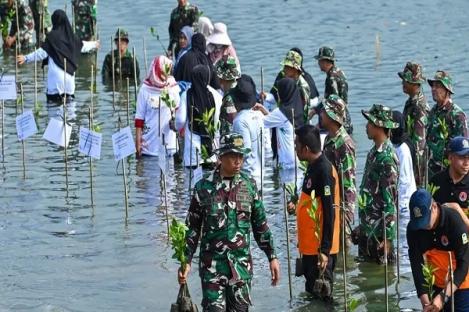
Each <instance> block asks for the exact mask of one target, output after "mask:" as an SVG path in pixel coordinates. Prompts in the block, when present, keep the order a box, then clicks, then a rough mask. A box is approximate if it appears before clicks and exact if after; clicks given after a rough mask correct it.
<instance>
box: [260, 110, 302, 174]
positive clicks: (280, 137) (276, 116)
mask: <svg viewBox="0 0 469 312" xmlns="http://www.w3.org/2000/svg"><path fill="white" fill-rule="evenodd" d="M264 127H265V128H268V129H270V128H277V147H278V163H279V165H280V166H281V168H283V169H288V168H294V167H295V160H296V163H297V164H298V163H299V162H298V159H297V158H296V153H295V136H294V133H293V126H292V124H291V122H290V121H289V120H288V119H287V117H286V116H285V115H284V114H283V113H282V111H281V110H280V109H279V108H275V109H274V110H273V111H272V112H271V113H269V115H267V116H265V118H264Z"/></svg>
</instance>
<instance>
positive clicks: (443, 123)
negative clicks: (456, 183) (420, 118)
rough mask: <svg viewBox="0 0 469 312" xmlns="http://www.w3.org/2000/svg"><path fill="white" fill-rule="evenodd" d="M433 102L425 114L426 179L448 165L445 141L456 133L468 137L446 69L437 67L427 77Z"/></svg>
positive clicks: (465, 121) (465, 119) (461, 111)
mask: <svg viewBox="0 0 469 312" xmlns="http://www.w3.org/2000/svg"><path fill="white" fill-rule="evenodd" d="M427 80H428V83H429V84H430V86H431V88H432V97H433V100H434V101H435V102H436V104H435V105H434V106H433V108H432V109H431V111H430V114H429V115H428V128H427V145H428V149H429V151H430V154H429V159H428V179H431V178H432V177H433V176H434V175H435V174H437V173H439V172H441V171H443V170H444V169H445V168H447V167H448V160H447V155H446V151H445V149H446V145H447V144H448V142H449V141H450V139H451V138H454V137H456V136H465V137H467V135H468V132H467V118H466V114H465V113H464V111H463V110H462V109H461V108H460V107H459V106H458V105H456V104H455V103H453V100H452V98H451V96H452V94H454V91H453V80H452V79H451V76H450V75H449V74H448V73H447V72H445V71H441V70H439V71H437V72H436V74H435V77H434V79H427Z"/></svg>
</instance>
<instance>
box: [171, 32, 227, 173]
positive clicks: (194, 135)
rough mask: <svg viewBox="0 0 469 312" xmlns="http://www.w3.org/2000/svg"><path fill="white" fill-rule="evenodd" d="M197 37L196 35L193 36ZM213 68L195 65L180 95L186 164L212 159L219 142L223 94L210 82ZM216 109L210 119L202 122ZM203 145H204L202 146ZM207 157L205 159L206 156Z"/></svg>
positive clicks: (179, 120)
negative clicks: (189, 79) (190, 82)
mask: <svg viewBox="0 0 469 312" xmlns="http://www.w3.org/2000/svg"><path fill="white" fill-rule="evenodd" d="M194 37H195V36H194ZM209 78H210V70H209V67H208V66H207V65H196V66H195V67H194V69H193V71H192V75H191V80H192V84H191V87H190V88H189V89H188V90H186V91H185V92H184V93H183V94H182V95H181V105H180V106H179V109H178V110H177V111H176V128H177V130H178V131H181V130H183V129H184V166H185V167H192V168H193V167H197V166H198V165H199V164H201V163H202V162H203V161H204V162H205V163H211V162H213V161H214V157H209V156H211V154H212V152H213V150H214V148H215V147H216V146H217V145H218V144H217V140H218V137H219V133H218V126H217V125H218V124H219V119H220V107H221V102H222V96H221V95H220V94H219V93H218V92H217V91H216V90H215V89H213V88H212V87H210V86H209V85H208V82H209ZM210 111H213V113H212V114H211V116H210V118H208V120H207V122H203V121H202V120H203V119H207V118H204V116H205V117H206V116H207V115H208V114H209V112H210ZM202 146H203V147H202ZM203 158H206V159H203Z"/></svg>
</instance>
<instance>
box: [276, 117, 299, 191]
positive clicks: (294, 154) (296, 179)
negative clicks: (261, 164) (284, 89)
mask: <svg viewBox="0 0 469 312" xmlns="http://www.w3.org/2000/svg"><path fill="white" fill-rule="evenodd" d="M291 113H292V126H293V142H295V109H294V108H292V109H291ZM293 157H295V191H296V185H297V181H298V164H297V163H296V159H297V157H296V150H295V144H293ZM277 158H278V157H277Z"/></svg>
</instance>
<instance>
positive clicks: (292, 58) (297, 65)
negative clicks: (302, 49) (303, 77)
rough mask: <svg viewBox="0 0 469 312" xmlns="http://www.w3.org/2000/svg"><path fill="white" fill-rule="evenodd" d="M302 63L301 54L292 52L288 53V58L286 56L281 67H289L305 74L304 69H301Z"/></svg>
mask: <svg viewBox="0 0 469 312" xmlns="http://www.w3.org/2000/svg"><path fill="white" fill-rule="evenodd" d="M301 63H303V57H302V56H301V55H300V53H298V52H296V51H291V50H290V51H288V53H287V56H285V59H284V60H283V61H282V62H281V63H280V65H282V66H289V67H292V68H294V69H296V70H299V71H300V72H303V69H302V68H301Z"/></svg>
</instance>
